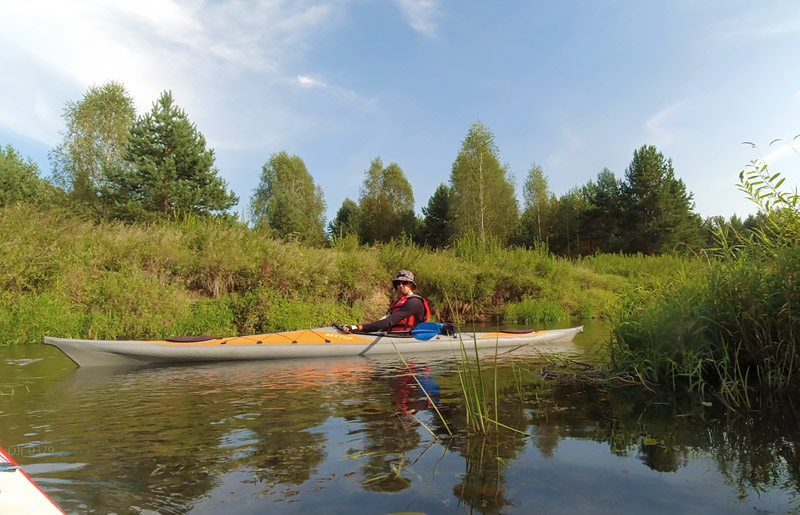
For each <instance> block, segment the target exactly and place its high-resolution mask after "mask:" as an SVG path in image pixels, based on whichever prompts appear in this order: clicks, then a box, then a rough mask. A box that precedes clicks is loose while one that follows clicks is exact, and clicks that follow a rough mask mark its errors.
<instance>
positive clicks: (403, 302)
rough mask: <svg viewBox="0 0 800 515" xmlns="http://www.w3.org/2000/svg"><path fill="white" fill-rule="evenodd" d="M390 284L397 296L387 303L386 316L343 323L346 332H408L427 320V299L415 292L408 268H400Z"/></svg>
mask: <svg viewBox="0 0 800 515" xmlns="http://www.w3.org/2000/svg"><path fill="white" fill-rule="evenodd" d="M392 286H394V288H395V290H396V291H397V294H398V296H399V298H398V299H397V300H396V301H394V302H392V303H391V304H390V305H389V309H388V310H387V311H386V316H385V317H383V318H381V319H380V320H376V321H374V322H370V323H368V324H358V325H345V326H342V329H343V330H344V331H345V332H346V333H375V332H378V331H386V332H393V333H403V332H406V333H407V332H409V331H411V329H413V328H414V326H415V325H417V324H419V323H420V322H427V321H428V320H429V319H430V317H431V308H430V306H428V301H427V300H425V299H424V298H423V297H421V296H419V295H417V294H416V291H417V283H415V282H414V274H413V273H411V272H410V271H408V270H400V271H399V272H397V276H396V277H395V278H394V281H392Z"/></svg>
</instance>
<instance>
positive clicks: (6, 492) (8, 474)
mask: <svg viewBox="0 0 800 515" xmlns="http://www.w3.org/2000/svg"><path fill="white" fill-rule="evenodd" d="M0 513H14V514H20V515H22V514H31V515H34V514H35V515H48V514H63V513H64V512H63V511H61V509H60V508H59V507H58V506H56V504H55V503H54V502H53V501H52V500H51V499H50V498H49V497H48V496H47V494H46V493H44V491H42V489H41V488H39V486H38V485H37V484H36V483H34V482H33V480H32V479H31V478H30V476H28V474H26V473H25V472H24V471H23V470H22V469H21V468H20V466H19V465H17V463H16V462H15V461H14V460H13V459H12V458H11V456H9V455H8V454H6V452H5V451H4V450H3V449H2V448H0Z"/></svg>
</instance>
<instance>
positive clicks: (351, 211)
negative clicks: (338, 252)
mask: <svg viewBox="0 0 800 515" xmlns="http://www.w3.org/2000/svg"><path fill="white" fill-rule="evenodd" d="M358 217H359V210H358V204H356V203H355V202H353V201H352V200H350V199H349V198H345V199H344V201H343V202H342V206H341V207H340V208H339V210H338V211H337V212H336V216H335V217H334V219H333V220H332V221H331V222H330V223H329V224H328V234H329V235H330V237H331V238H340V237H343V236H348V235H350V234H356V235H358Z"/></svg>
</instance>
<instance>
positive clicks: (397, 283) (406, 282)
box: [394, 281, 411, 286]
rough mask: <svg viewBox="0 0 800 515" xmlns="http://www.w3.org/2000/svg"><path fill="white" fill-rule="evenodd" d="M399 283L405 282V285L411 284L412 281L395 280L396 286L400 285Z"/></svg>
mask: <svg viewBox="0 0 800 515" xmlns="http://www.w3.org/2000/svg"><path fill="white" fill-rule="evenodd" d="M399 284H403V285H405V284H411V283H410V282H409V281H395V282H394V285H395V286H397V285H399Z"/></svg>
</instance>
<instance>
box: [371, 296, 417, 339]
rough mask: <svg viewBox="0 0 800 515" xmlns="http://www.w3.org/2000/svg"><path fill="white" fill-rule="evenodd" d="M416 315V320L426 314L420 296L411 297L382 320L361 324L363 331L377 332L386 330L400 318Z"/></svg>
mask: <svg viewBox="0 0 800 515" xmlns="http://www.w3.org/2000/svg"><path fill="white" fill-rule="evenodd" d="M411 315H414V318H415V319H416V320H420V319H421V318H422V317H424V316H425V305H424V304H423V303H422V299H420V298H419V297H411V298H410V299H408V300H407V301H406V303H405V304H403V305H402V306H401V307H400V309H398V310H397V311H396V312H394V313H392V314H391V315H388V316H386V317H384V318H381V319H380V320H376V321H374V322H370V323H368V324H364V325H363V326H361V332H363V333H375V332H378V331H386V330H388V329H389V328H390V327H392V326H393V325H395V324H396V323H397V322H399V321H400V320H403V319H404V318H408V317H410V316H411Z"/></svg>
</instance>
